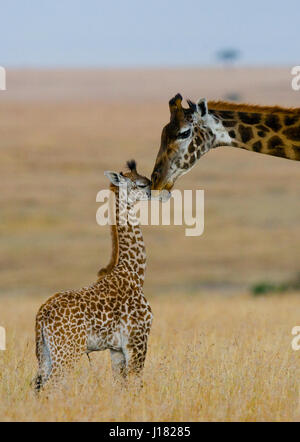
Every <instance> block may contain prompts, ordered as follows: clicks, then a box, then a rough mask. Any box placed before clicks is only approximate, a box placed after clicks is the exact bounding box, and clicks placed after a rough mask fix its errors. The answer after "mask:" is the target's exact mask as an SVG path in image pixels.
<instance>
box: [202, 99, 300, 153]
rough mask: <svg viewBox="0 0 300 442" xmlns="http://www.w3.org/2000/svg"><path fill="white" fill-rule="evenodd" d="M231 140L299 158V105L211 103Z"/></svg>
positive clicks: (249, 146)
mask: <svg viewBox="0 0 300 442" xmlns="http://www.w3.org/2000/svg"><path fill="white" fill-rule="evenodd" d="M208 109H209V113H210V114H212V115H214V116H216V117H217V118H219V119H220V120H221V121H222V123H223V126H224V127H225V129H226V130H227V132H228V134H229V136H230V137H231V139H232V142H231V143H230V144H229V145H230V146H234V147H239V148H242V149H247V150H250V151H253V152H259V153H264V154H267V155H274V156H278V157H283V158H288V159H291V160H298V161H299V160H300V108H298V109H285V108H281V107H268V106H267V107H265V106H250V105H242V104H234V103H226V102H213V101H211V102H209V103H208Z"/></svg>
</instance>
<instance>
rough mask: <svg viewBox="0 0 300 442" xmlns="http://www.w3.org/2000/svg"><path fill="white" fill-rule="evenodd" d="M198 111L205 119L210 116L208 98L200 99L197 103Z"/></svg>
mask: <svg viewBox="0 0 300 442" xmlns="http://www.w3.org/2000/svg"><path fill="white" fill-rule="evenodd" d="M197 109H198V112H199V114H200V115H201V117H202V118H205V117H206V115H207V114H208V108H207V100H206V98H199V100H198V101H197Z"/></svg>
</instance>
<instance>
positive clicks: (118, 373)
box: [110, 350, 126, 383]
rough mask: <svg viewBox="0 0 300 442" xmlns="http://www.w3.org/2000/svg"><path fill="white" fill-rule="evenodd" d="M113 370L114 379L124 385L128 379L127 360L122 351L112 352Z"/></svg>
mask: <svg viewBox="0 0 300 442" xmlns="http://www.w3.org/2000/svg"><path fill="white" fill-rule="evenodd" d="M110 360H111V368H112V372H113V379H114V381H116V382H121V383H123V382H124V380H125V378H126V359H125V355H124V353H123V351H122V350H120V351H117V350H110Z"/></svg>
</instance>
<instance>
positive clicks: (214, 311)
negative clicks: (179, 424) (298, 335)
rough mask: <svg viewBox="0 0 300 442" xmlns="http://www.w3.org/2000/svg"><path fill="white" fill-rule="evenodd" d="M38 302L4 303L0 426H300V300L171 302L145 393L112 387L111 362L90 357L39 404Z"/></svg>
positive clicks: (153, 343)
mask: <svg viewBox="0 0 300 442" xmlns="http://www.w3.org/2000/svg"><path fill="white" fill-rule="evenodd" d="M40 302H41V300H40V299H37V298H27V297H26V298H25V297H24V298H21V299H5V302H3V304H2V307H1V318H2V322H3V325H5V326H6V329H7V350H6V351H5V352H1V353H0V397H1V401H0V420H1V421H2V420H4V421H16V420H18V421H19V420H20V421H32V420H34V421H136V420H138V421H139V420H141V421H148V420H150V421H203V420H205V421H206V420H209V421H271V420H276V421H295V420H299V419H300V408H299V407H300V404H299V374H300V373H299V358H300V351H299V352H295V351H293V350H292V348H291V338H292V335H291V329H292V327H293V326H294V325H297V324H298V325H299V302H300V299H299V294H295V295H292V294H291V295H286V296H283V297H269V298H263V299H254V298H251V297H249V296H234V297H229V298H224V297H220V296H215V295H212V296H211V297H207V296H201V294H198V296H187V295H184V294H182V295H181V296H179V295H178V296H175V297H171V296H162V297H161V298H159V297H155V298H153V299H152V300H151V301H150V302H151V305H152V307H153V310H154V314H155V319H154V323H153V328H152V333H151V337H150V343H149V351H148V356H147V361H146V367H145V373H144V381H145V386H144V389H143V391H142V392H141V393H139V394H136V393H135V392H134V391H129V392H121V393H120V391H119V389H116V388H114V387H113V386H112V381H111V372H110V361H109V352H108V351H106V352H101V353H93V354H92V355H91V359H92V368H90V367H89V364H88V362H87V358H86V357H85V356H84V357H83V360H82V364H80V366H79V367H78V369H77V370H76V374H75V376H74V378H72V379H70V380H69V382H68V384H67V386H65V387H64V388H63V390H62V391H60V392H57V393H54V394H48V398H47V397H46V395H45V394H44V395H41V397H40V399H37V398H36V397H35V396H34V394H33V393H32V391H31V389H30V387H29V382H30V380H31V378H32V377H33V375H34V374H35V370H36V361H35V357H34V337H33V324H34V314H35V312H36V309H37V307H38V305H39V303H40Z"/></svg>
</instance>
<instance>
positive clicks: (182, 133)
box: [178, 129, 191, 139]
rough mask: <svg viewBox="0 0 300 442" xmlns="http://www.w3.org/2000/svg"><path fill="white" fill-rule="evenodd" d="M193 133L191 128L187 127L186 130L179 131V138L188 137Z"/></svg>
mask: <svg viewBox="0 0 300 442" xmlns="http://www.w3.org/2000/svg"><path fill="white" fill-rule="evenodd" d="M190 135H191V129H187V130H185V131H184V132H179V134H178V138H181V139H184V138H188V137H189V136H190Z"/></svg>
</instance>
